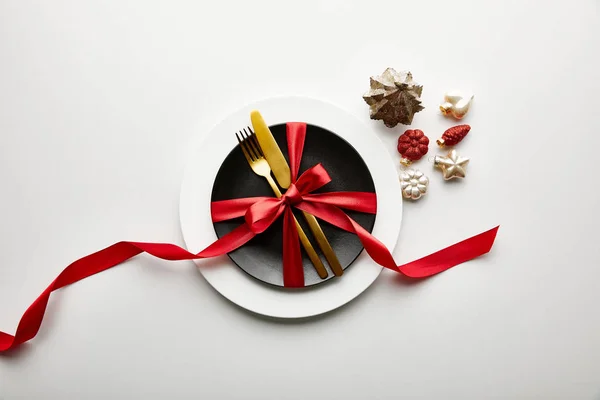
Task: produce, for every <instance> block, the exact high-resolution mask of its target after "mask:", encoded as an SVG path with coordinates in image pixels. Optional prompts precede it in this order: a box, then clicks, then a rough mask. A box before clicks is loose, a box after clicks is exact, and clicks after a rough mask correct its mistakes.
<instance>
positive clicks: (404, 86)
mask: <svg viewBox="0 0 600 400" xmlns="http://www.w3.org/2000/svg"><path fill="white" fill-rule="evenodd" d="M370 81H371V89H370V90H369V91H368V92H367V93H365V94H364V95H363V99H364V101H365V102H366V103H367V104H368V105H369V114H370V116H371V119H381V120H383V123H384V124H385V126H387V127H388V128H393V127H395V126H396V125H398V124H404V125H410V124H411V123H412V120H413V117H414V115H415V113H418V112H419V111H421V110H423V109H424V107H423V106H421V99H420V97H421V93H422V91H423V86H420V85H418V84H416V83H415V82H414V81H413V77H412V74H411V73H410V72H408V71H402V72H396V71H395V70H394V69H393V68H387V69H386V70H385V71H384V72H383V74H381V75H380V76H376V77H371V80H370Z"/></svg>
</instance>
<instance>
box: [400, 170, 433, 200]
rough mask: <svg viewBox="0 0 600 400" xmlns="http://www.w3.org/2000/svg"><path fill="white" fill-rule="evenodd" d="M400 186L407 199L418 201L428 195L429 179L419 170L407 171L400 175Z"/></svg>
mask: <svg viewBox="0 0 600 400" xmlns="http://www.w3.org/2000/svg"><path fill="white" fill-rule="evenodd" d="M400 186H401V187H402V196H403V197H404V198H405V199H411V200H418V199H420V198H421V196H422V195H424V194H425V193H427V187H428V186H429V179H428V178H427V177H426V176H425V174H424V173H422V172H421V171H419V170H418V169H407V170H404V171H402V173H401V174H400Z"/></svg>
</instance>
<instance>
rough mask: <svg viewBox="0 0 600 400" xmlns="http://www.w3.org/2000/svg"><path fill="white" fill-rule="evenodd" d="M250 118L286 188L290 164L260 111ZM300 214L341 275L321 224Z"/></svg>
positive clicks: (279, 179) (335, 272)
mask: <svg viewBox="0 0 600 400" xmlns="http://www.w3.org/2000/svg"><path fill="white" fill-rule="evenodd" d="M250 120H251V121H252V127H253V128H254V132H255V133H256V137H257V139H258V144H259V145H260V147H261V149H262V151H263V153H264V155H265V158H266V159H267V162H268V163H269V166H270V167H271V171H273V174H274V175H275V179H276V180H277V183H279V186H281V187H282V188H284V189H287V188H288V187H290V184H291V172H290V166H289V165H288V163H287V160H286V159H285V157H284V156H283V153H282V152H281V149H280V148H279V146H278V145H277V142H276V141H275V138H274V137H273V134H272V133H271V130H270V129H269V127H268V126H267V124H266V123H265V121H264V119H263V117H262V115H261V114H260V112H258V111H256V110H254V111H252V112H251V113H250ZM302 214H303V215H304V218H305V219H306V222H307V223H308V227H309V228H310V230H311V231H312V233H313V235H314V237H315V239H316V240H317V244H318V245H319V247H320V248H321V251H322V252H323V254H324V255H325V259H326V260H327V262H328V263H329V266H330V267H331V270H332V271H333V273H334V274H335V275H336V276H340V275H342V274H343V273H344V270H343V268H342V265H341V264H340V261H339V260H338V258H337V256H336V254H335V251H333V248H332V247H331V244H329V241H328V240H327V238H326V237H325V233H324V232H323V229H321V225H319V222H318V221H317V219H316V218H315V216H314V215H311V214H309V213H307V212H305V211H302Z"/></svg>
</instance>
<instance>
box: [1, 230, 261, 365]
mask: <svg viewBox="0 0 600 400" xmlns="http://www.w3.org/2000/svg"><path fill="white" fill-rule="evenodd" d="M254 236H255V233H253V232H252V231H251V230H250V229H249V228H248V226H247V225H246V224H243V225H240V226H238V227H237V228H236V229H234V230H233V231H231V232H229V233H228V234H227V235H224V236H223V237H221V238H220V239H218V240H217V241H215V242H214V243H212V244H211V245H210V246H208V247H207V248H206V249H204V250H202V251H201V252H200V253H198V254H193V253H190V252H189V251H187V250H185V249H183V248H181V247H179V246H175V245H173V244H168V243H140V242H118V243H115V244H113V245H111V246H109V247H107V248H105V249H102V250H100V251H98V252H96V253H93V254H90V255H88V256H85V257H83V258H80V259H79V260H77V261H75V262H73V263H71V264H70V265H69V266H68V267H67V268H65V269H64V270H63V271H62V272H61V273H60V274H59V275H58V277H57V278H56V279H55V280H54V281H53V282H52V283H51V284H50V285H49V286H48V287H47V288H46V290H44V291H43V292H42V294H41V295H39V296H38V298H37V299H36V300H35V301H34V302H33V303H32V304H31V306H29V308H28V309H27V310H26V311H25V313H24V314H23V316H22V317H21V320H20V321H19V325H18V327H17V331H16V333H15V335H14V336H13V335H10V334H8V333H5V332H1V331H0V353H2V352H4V351H7V350H10V349H12V348H15V347H17V346H19V345H20V344H22V343H25V342H27V341H28V340H31V339H33V338H34V337H35V336H36V335H37V333H38V331H39V329H40V326H41V325H42V320H43V318H44V314H45V312H46V306H47V305H48V301H49V299H50V294H51V293H52V292H54V291H55V290H58V289H60V288H62V287H65V286H67V285H70V284H72V283H75V282H78V281H80V280H83V279H85V278H88V277H90V276H92V275H95V274H97V273H100V272H102V271H106V270H107V269H110V268H112V267H115V266H117V265H119V264H121V263H122V262H124V261H127V260H129V259H130V258H132V257H135V256H137V255H138V254H140V253H144V252H145V253H148V254H150V255H152V256H154V257H157V258H161V259H163V260H170V261H176V260H194V259H200V258H208V257H215V256H218V255H222V254H226V253H228V252H230V251H232V250H235V249H236V248H238V247H240V246H242V245H243V244H245V243H246V242H248V241H249V240H250V239H252V238H253V237H254Z"/></svg>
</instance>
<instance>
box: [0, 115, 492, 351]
mask: <svg viewBox="0 0 600 400" xmlns="http://www.w3.org/2000/svg"><path fill="white" fill-rule="evenodd" d="M305 137H306V124H304V123H289V124H288V125H287V140H288V151H289V155H290V170H291V173H292V177H291V178H292V182H293V183H292V185H291V186H290V188H289V189H288V190H287V192H286V193H285V194H284V195H283V196H282V197H281V198H280V199H276V198H273V197H250V198H243V199H233V200H224V201H218V202H214V203H212V204H211V207H212V210H211V215H212V218H213V221H215V222H218V221H225V220H228V219H232V218H238V217H241V216H244V218H245V223H243V224H241V225H240V226H238V227H237V228H235V229H234V230H232V231H231V232H229V233H228V234H226V235H224V236H223V237H221V238H220V239H218V240H217V241H215V242H214V243H212V244H211V245H210V246H208V247H207V248H205V249H204V250H202V251H201V252H199V253H198V254H192V253H190V252H188V251H187V250H185V249H183V248H181V247H179V246H176V245H173V244H168V243H140V242H118V243H115V244H113V245H112V246H109V247H107V248H105V249H103V250H100V251H98V252H96V253H93V254H90V255H88V256H85V257H83V258H81V259H79V260H77V261H75V262H73V263H72V264H70V265H69V266H67V267H66V268H65V269H64V270H63V271H62V272H61V273H60V274H59V275H58V277H57V278H56V279H55V280H54V281H53V282H52V283H51V284H50V285H49V286H48V287H47V288H46V290H44V292H43V293H42V294H41V295H40V296H39V297H38V298H37V299H36V300H35V301H34V302H33V303H32V304H31V306H29V308H28V309H27V310H26V311H25V313H24V314H23V316H22V317H21V321H20V322H19V325H18V327H17V331H16V333H15V335H14V336H13V335H10V334H8V333H4V332H0V352H4V351H7V350H10V349H12V348H15V347H17V346H19V345H20V344H22V343H24V342H26V341H28V340H30V339H32V338H33V337H35V336H36V335H37V332H38V331H39V328H40V326H41V323H42V320H43V318H44V313H45V311H46V306H47V304H48V301H49V299H50V294H51V293H52V292H53V291H55V290H58V289H60V288H63V287H65V286H67V285H70V284H72V283H75V282H77V281H80V280H82V279H85V278H87V277H89V276H92V275H94V274H97V273H99V272H102V271H105V270H107V269H109V268H112V267H114V266H117V265H119V264H121V263H122V262H124V261H126V260H128V259H130V258H132V257H134V256H136V255H138V254H140V253H142V252H146V253H148V254H151V255H153V256H155V257H158V258H161V259H164V260H171V261H177V260H194V259H201V258H210V257H216V256H220V255H223V254H227V253H229V252H231V251H233V250H235V249H237V248H238V247H241V246H243V245H244V244H245V243H247V242H248V241H249V240H250V239H252V238H253V237H254V236H256V235H258V234H260V233H262V232H264V231H265V230H266V229H267V228H268V227H269V226H270V225H271V224H272V223H273V222H274V221H275V220H276V219H277V218H279V217H280V216H281V215H282V214H283V217H284V220H283V223H284V224H283V225H284V226H283V229H284V241H283V263H284V268H283V278H284V285H286V286H289V287H300V286H303V285H304V273H303V267H302V258H301V254H300V246H299V243H298V234H297V232H296V229H295V226H294V225H295V224H294V222H293V218H292V216H293V214H292V211H291V207H296V208H298V209H300V210H303V211H306V212H308V213H309V214H313V215H314V216H316V217H318V218H320V219H322V220H324V221H327V222H329V223H330V224H333V225H335V226H337V227H339V228H341V229H344V230H346V231H349V232H352V233H355V234H356V235H357V236H358V238H359V239H360V241H361V242H362V244H363V246H364V248H365V250H366V251H367V253H368V254H369V255H370V256H371V258H372V259H373V260H374V261H375V262H376V263H378V264H379V265H382V266H384V267H386V268H389V269H391V270H393V271H396V272H399V273H402V274H404V275H406V276H409V277H412V278H424V277H429V276H432V275H435V274H438V273H440V272H443V271H445V270H447V269H449V268H452V267H453V266H455V265H458V264H461V263H463V262H465V261H468V260H471V259H473V258H476V257H479V256H480V255H483V254H485V253H487V252H489V251H490V249H491V248H492V245H493V244H494V239H495V237H496V233H497V231H498V228H499V227H495V228H492V229H490V230H488V231H486V232H483V233H480V234H478V235H476V236H473V237H470V238H468V239H466V240H463V241H462V242H459V243H456V244H454V245H452V246H450V247H447V248H445V249H442V250H440V251H437V252H435V253H433V254H430V255H428V256H425V257H423V258H421V259H419V260H416V261H413V262H410V263H408V264H404V265H400V266H398V265H396V263H395V261H394V259H393V257H392V255H391V253H390V252H389V250H388V249H387V248H386V247H385V246H384V245H383V243H381V242H380V241H379V240H377V239H376V238H375V237H374V236H372V235H371V234H370V233H369V232H368V231H367V230H365V229H364V228H363V227H362V226H360V225H359V224H358V223H357V222H355V221H354V220H353V219H352V218H350V217H349V216H348V215H346V214H345V213H344V212H343V211H342V210H341V208H345V209H349V210H354V211H360V212H365V213H375V212H376V197H375V194H374V193H366V192H330V193H321V194H311V192H312V191H314V190H316V189H318V188H320V187H322V186H324V185H326V184H327V183H328V182H329V181H330V180H331V178H330V177H329V175H328V174H327V172H326V171H325V169H324V168H323V166H322V165H321V164H317V165H315V166H314V167H312V168H310V169H309V170H307V171H306V172H304V173H303V174H302V175H301V176H300V177H299V178H298V170H299V166H300V160H301V158H302V150H303V148H304V138H305Z"/></svg>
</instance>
